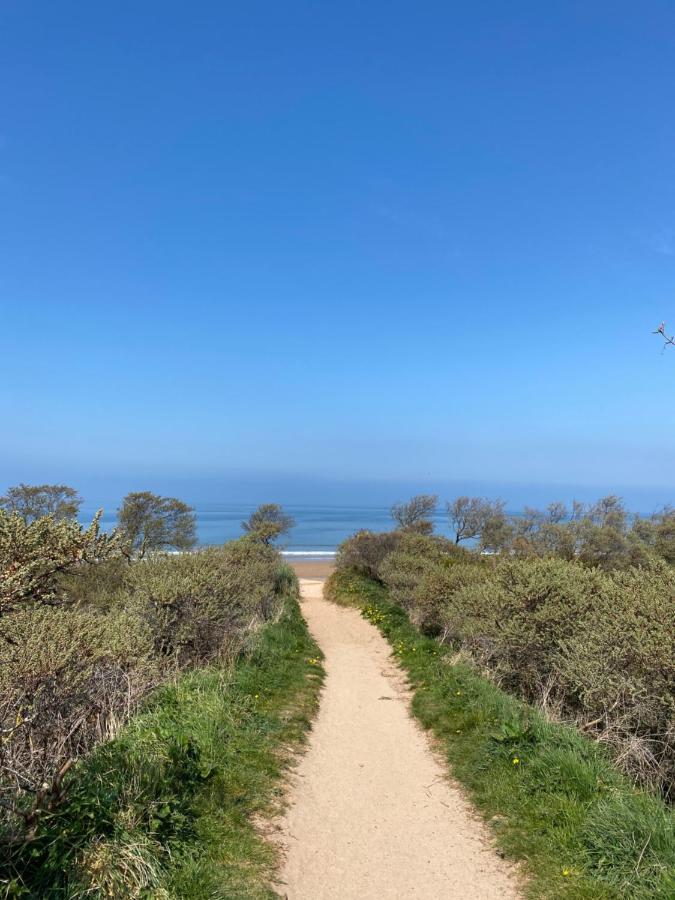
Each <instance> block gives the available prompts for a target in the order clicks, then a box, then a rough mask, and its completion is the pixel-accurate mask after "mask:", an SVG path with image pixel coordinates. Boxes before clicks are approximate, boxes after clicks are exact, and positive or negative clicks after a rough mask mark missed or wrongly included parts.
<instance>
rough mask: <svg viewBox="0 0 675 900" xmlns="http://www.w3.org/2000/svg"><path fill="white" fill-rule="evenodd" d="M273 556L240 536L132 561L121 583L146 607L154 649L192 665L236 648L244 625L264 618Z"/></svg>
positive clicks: (269, 607)
mask: <svg viewBox="0 0 675 900" xmlns="http://www.w3.org/2000/svg"><path fill="white" fill-rule="evenodd" d="M278 560H279V557H278V556H277V554H276V552H275V551H274V550H272V549H271V548H270V547H268V546H266V545H264V544H260V543H256V542H254V541H251V540H247V539H245V538H244V539H241V540H239V541H234V542H232V543H230V544H226V545H225V546H224V547H222V548H211V549H208V550H203V551H200V552H199V553H193V554H185V555H180V556H168V557H156V558H154V559H149V560H147V561H145V562H143V563H139V564H136V565H133V566H131V567H130V569H129V573H128V578H127V586H128V590H129V592H130V594H131V596H132V597H134V598H135V599H136V600H137V601H138V602H139V603H140V604H141V605H142V606H143V607H144V608H145V610H146V611H147V612H146V614H147V617H148V621H149V622H150V625H151V628H152V631H153V634H154V638H155V650H156V652H157V653H159V654H160V655H161V656H164V657H166V656H172V657H173V658H174V660H175V662H176V663H177V664H178V665H179V666H184V665H188V664H196V663H200V662H205V661H208V660H210V659H214V658H216V657H218V656H220V655H222V654H223V653H226V652H227V651H228V650H233V649H234V650H236V649H238V648H239V647H240V646H241V642H242V638H243V635H244V633H245V632H246V630H247V629H249V628H252V627H253V626H255V625H256V624H258V623H259V622H262V621H265V620H266V619H268V618H270V616H271V615H272V614H273V612H274V611H275V609H276V603H277V599H278V598H277V578H278Z"/></svg>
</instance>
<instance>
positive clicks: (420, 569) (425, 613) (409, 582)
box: [380, 533, 471, 633]
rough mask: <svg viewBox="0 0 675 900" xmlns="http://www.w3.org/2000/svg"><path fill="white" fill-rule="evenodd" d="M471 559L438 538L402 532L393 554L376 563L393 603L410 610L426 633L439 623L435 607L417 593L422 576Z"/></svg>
mask: <svg viewBox="0 0 675 900" xmlns="http://www.w3.org/2000/svg"><path fill="white" fill-rule="evenodd" d="M467 559H469V560H470V559H471V556H470V554H469V553H468V551H466V550H464V549H462V548H461V547H457V546H455V544H452V543H451V542H450V541H448V540H446V539H445V538H441V537H434V536H430V535H420V534H413V533H402V534H401V536H400V539H399V542H398V546H397V548H396V551H395V552H394V553H391V554H389V556H387V557H386V558H385V559H384V561H383V562H382V563H381V565H380V578H381V581H382V582H383V583H384V584H385V585H386V586H387V587H388V588H389V593H390V596H391V598H392V600H393V601H394V602H395V603H398V604H400V605H401V606H402V607H403V608H404V609H405V610H406V611H408V612H409V613H410V615H411V616H412V618H413V619H414V621H415V622H416V623H417V624H418V625H420V627H422V628H423V629H425V630H426V631H428V632H430V633H431V632H436V631H437V630H438V628H439V625H440V618H439V612H440V609H439V606H438V605H437V604H436V603H435V601H432V602H428V603H427V602H426V595H425V598H424V599H422V598H421V596H420V593H419V587H420V585H421V584H422V583H425V579H427V578H429V577H433V573H435V572H437V571H448V570H450V569H453V568H454V567H455V566H457V565H458V564H460V562H461V561H462V562H463V561H465V560H467Z"/></svg>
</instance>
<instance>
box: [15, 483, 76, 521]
mask: <svg viewBox="0 0 675 900" xmlns="http://www.w3.org/2000/svg"><path fill="white" fill-rule="evenodd" d="M81 504H82V498H81V497H80V495H79V494H78V493H77V491H76V490H75V488H71V487H68V485H67V484H17V485H15V486H14V487H11V488H8V490H7V493H6V494H5V496H4V497H0V508H1V509H4V510H5V511H6V512H8V513H17V514H18V515H20V516H21V518H22V519H23V520H24V522H32V521H33V520H35V519H39V518H40V517H41V516H53V517H54V518H55V519H76V518H77V514H78V512H79V511H80V506H81Z"/></svg>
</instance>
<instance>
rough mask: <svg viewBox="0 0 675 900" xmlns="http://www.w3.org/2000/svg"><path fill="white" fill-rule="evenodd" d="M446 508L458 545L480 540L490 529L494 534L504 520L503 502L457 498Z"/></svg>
mask: <svg viewBox="0 0 675 900" xmlns="http://www.w3.org/2000/svg"><path fill="white" fill-rule="evenodd" d="M446 508H447V510H448V518H449V519H450V524H451V526H452V527H453V529H454V532H455V543H456V544H459V543H460V541H469V540H474V539H476V538H480V537H481V536H482V535H483V533H484V531H485V530H486V528H488V527H489V528H490V529H491V531H492V532H493V534H494V532H495V529H496V528H497V523H499V522H501V521H502V520H503V519H504V501H503V500H489V499H488V498H486V497H457V498H456V499H455V500H453V501H452V503H448V504H446ZM499 530H501V528H500V529H499Z"/></svg>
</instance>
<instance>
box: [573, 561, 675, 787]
mask: <svg viewBox="0 0 675 900" xmlns="http://www.w3.org/2000/svg"><path fill="white" fill-rule="evenodd" d="M558 677H559V685H560V688H559V689H560V690H561V691H562V692H563V694H564V699H565V703H566V706H567V707H568V708H570V709H572V710H574V711H575V712H577V713H578V715H579V716H580V717H581V719H582V721H583V722H585V723H587V726H586V727H589V726H590V725H592V727H593V728H594V729H595V730H596V731H597V733H599V734H600V735H601V736H602V739H603V740H604V741H606V742H608V743H610V744H611V745H613V747H614V749H615V750H616V752H617V754H618V755H619V757H620V758H621V759H622V760H623V762H624V764H625V765H626V766H627V767H628V768H629V769H630V770H631V771H632V772H634V773H636V774H637V775H639V776H641V777H642V778H643V779H644V780H652V781H657V782H660V783H662V784H665V785H672V784H673V783H674V782H675V694H674V693H673V685H674V684H675V584H674V583H673V574H672V569H671V568H670V567H669V566H668V565H666V564H665V563H657V564H655V565H653V566H651V567H650V568H647V569H631V570H630V571H628V572H616V573H613V574H612V577H611V578H606V579H605V582H604V585H603V590H602V592H601V593H600V594H599V595H598V596H597V597H596V598H595V602H594V603H593V604H592V605H591V606H590V608H589V609H588V611H587V613H586V615H585V617H584V618H583V619H582V620H581V621H580V622H579V627H578V628H577V630H576V632H575V634H574V635H573V636H572V637H571V638H570V639H568V640H566V641H564V642H563V646H562V649H561V654H560V658H559V661H558Z"/></svg>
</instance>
